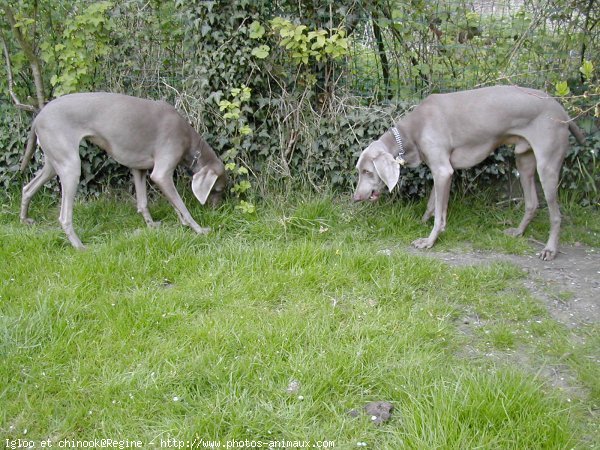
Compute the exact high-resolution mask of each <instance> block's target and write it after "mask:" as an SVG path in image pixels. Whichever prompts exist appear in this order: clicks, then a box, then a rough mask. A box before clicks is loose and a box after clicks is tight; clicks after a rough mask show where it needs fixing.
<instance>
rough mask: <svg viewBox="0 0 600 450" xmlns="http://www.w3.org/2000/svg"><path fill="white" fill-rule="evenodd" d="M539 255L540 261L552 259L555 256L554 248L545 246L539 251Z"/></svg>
mask: <svg viewBox="0 0 600 450" xmlns="http://www.w3.org/2000/svg"><path fill="white" fill-rule="evenodd" d="M539 257H540V259H541V260H542V261H552V260H553V259H554V258H555V257H556V250H552V249H550V248H548V247H546V248H544V250H542V251H541V252H540V253H539Z"/></svg>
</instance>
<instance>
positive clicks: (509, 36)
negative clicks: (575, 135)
mask: <svg viewBox="0 0 600 450" xmlns="http://www.w3.org/2000/svg"><path fill="white" fill-rule="evenodd" d="M561 5H562V6H561ZM598 9H599V6H597V5H595V2H577V1H571V2H565V1H563V2H550V1H530V0H529V1H528V0H514V1H507V0H504V1H496V0H480V1H456V0H454V1H440V0H438V1H412V2H395V5H394V7H393V8H391V10H390V11H387V12H386V11H385V10H384V11H383V12H382V13H381V14H379V15H377V16H374V15H367V14H366V13H365V15H364V16H363V20H361V21H360V25H359V26H358V27H357V29H356V30H354V33H353V38H352V40H351V42H352V48H351V52H350V57H349V58H348V64H349V71H350V74H351V76H349V77H348V78H347V84H348V86H349V88H350V89H351V91H353V92H354V93H356V94H357V95H361V96H366V97H370V96H375V97H376V98H379V99H382V98H389V99H392V98H395V99H398V98H406V97H417V98H419V97H423V96H425V95H427V94H429V93H431V92H444V91H452V90H457V89H467V88H472V87H476V86H483V85H492V84H506V83H514V84H521V85H525V86H531V87H536V88H545V89H548V90H551V89H553V84H554V83H555V82H557V81H559V80H565V81H567V80H570V81H577V80H578V79H579V78H580V74H579V72H578V69H579V67H580V66H581V63H582V61H583V59H588V60H592V62H595V66H596V67H598V53H599V52H598V48H599V45H598V44H599V40H600V39H599V34H600V33H599V31H600V30H599V29H598V28H600V27H596V26H595V23H597V17H598V15H600V14H599V13H600V11H598ZM594 15H595V17H596V19H593V17H594Z"/></svg>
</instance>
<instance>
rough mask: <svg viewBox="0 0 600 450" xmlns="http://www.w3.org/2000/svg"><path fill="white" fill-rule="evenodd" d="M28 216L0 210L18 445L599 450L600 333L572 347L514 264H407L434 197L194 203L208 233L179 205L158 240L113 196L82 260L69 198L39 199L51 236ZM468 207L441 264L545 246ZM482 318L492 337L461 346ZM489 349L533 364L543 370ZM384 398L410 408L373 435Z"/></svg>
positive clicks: (11, 433) (6, 344) (452, 229)
mask: <svg viewBox="0 0 600 450" xmlns="http://www.w3.org/2000/svg"><path fill="white" fill-rule="evenodd" d="M18 201H19V197H18V196H14V197H11V198H9V199H8V200H4V203H3V205H2V207H1V208H2V209H1V211H0V283H1V284H0V359H1V361H2V364H1V365H0V437H1V438H2V439H3V442H2V444H4V445H5V446H7V447H9V446H10V445H11V444H12V442H13V441H12V440H16V439H25V440H29V441H33V442H39V441H41V440H47V439H50V442H52V443H54V445H55V446H57V444H58V442H60V441H63V442H64V440H65V439H66V440H74V441H83V440H92V439H95V438H97V439H102V438H107V439H114V440H117V439H120V440H130V441H134V440H140V441H142V444H143V448H151V447H152V446H154V447H157V448H158V447H160V446H161V439H162V440H163V442H162V443H163V444H164V443H165V442H166V441H167V439H177V440H181V441H187V440H189V441H191V440H193V439H197V441H196V442H195V444H196V448H204V447H203V446H207V445H209V442H208V441H218V442H219V443H220V445H221V446H222V448H225V446H226V445H227V444H229V445H230V448H249V445H248V446H246V447H242V443H243V442H244V440H247V444H251V441H254V444H255V448H256V446H258V445H259V442H260V443H262V446H263V448H268V446H269V445H271V446H276V445H279V448H294V447H293V446H292V445H289V444H288V446H287V447H282V441H291V442H293V441H300V444H303V442H302V441H310V442H309V445H310V446H311V447H310V448H318V446H320V447H321V448H337V449H353V448H365V447H366V448H371V449H400V448H412V449H433V448H448V449H471V448H485V449H494V448H510V449H519V450H520V449H538V448H539V449H562V448H565V449H568V448H597V447H598V445H600V442H599V440H598V439H599V431H598V424H597V422H595V420H594V418H595V419H596V420H597V417H598V413H597V411H598V408H599V405H600V386H599V381H598V380H599V379H600V367H599V365H598V348H599V347H600V333H599V327H598V325H597V324H596V326H591V327H588V328H586V329H583V330H578V331H577V333H579V334H580V335H583V336H584V337H585V343H584V342H583V339H582V342H579V341H575V342H574V341H573V340H572V337H573V331H571V330H568V329H567V328H566V327H564V326H562V325H561V324H559V323H557V322H555V321H553V320H552V318H551V317H550V316H549V314H548V312H547V311H546V309H545V308H544V306H543V305H542V304H541V303H540V302H539V301H538V300H536V299H534V298H533V297H532V296H531V295H530V294H529V292H528V291H527V290H526V289H525V288H524V287H523V277H524V276H525V275H524V273H523V271H522V270H521V269H520V268H518V267H516V266H513V265H511V264H508V263H505V262H497V263H494V264H491V265H484V266H472V267H453V266H449V265H447V264H445V263H443V262H439V261H436V260H433V259H431V258H427V257H425V256H415V255H414V254H412V253H408V252H407V251H406V248H407V247H408V245H409V243H410V242H411V241H412V240H414V239H415V238H418V237H422V236H425V235H426V234H427V233H428V232H429V225H427V226H425V225H422V224H420V222H419V219H420V215H421V214H422V212H423V209H424V204H423V203H420V204H410V203H406V202H405V201H402V200H401V199H398V200H396V201H394V202H392V201H384V202H382V203H380V204H378V205H351V204H349V201H348V199H347V198H341V197H338V196H317V195H314V194H313V195H309V194H305V195H303V194H301V193H295V194H294V195H292V196H291V198H290V197H286V196H285V195H283V194H281V195H279V196H277V197H276V198H272V199H268V200H265V201H263V202H259V204H258V205H257V213H256V214H255V215H253V216H249V217H247V216H242V215H240V214H239V213H237V212H236V211H234V209H233V206H232V205H230V204H226V205H224V206H223V207H221V208H220V209H219V210H216V211H210V210H207V209H204V208H202V207H200V206H197V207H196V206H193V207H192V208H191V212H192V214H193V215H194V217H196V218H197V219H198V221H199V223H201V224H202V225H206V224H207V225H210V226H211V227H213V230H214V232H213V233H212V234H210V235H208V236H197V235H195V234H193V233H192V232H191V231H189V230H187V229H184V228H183V227H182V226H180V225H179V224H178V223H177V221H176V216H175V213H174V212H173V211H172V210H171V208H170V206H169V205H167V204H166V203H165V202H164V201H162V200H159V201H155V202H154V203H153V205H152V208H151V209H152V212H153V214H154V216H155V218H156V219H158V220H162V222H163V224H162V226H161V228H159V229H147V228H145V225H144V223H143V220H142V218H141V216H139V215H138V214H137V213H136V212H135V206H134V202H133V200H132V199H131V198H128V197H127V198H121V199H118V198H114V197H111V196H109V195H106V196H103V197H101V198H100V199H99V200H94V201H90V202H85V203H82V202H80V203H78V204H77V205H76V207H75V228H76V229H77V230H78V233H79V234H80V237H81V238H82V241H83V242H84V244H86V245H87V246H88V250H87V251H85V252H78V251H75V250H73V249H72V248H71V247H70V246H69V244H68V242H67V240H66V238H65V236H64V234H63V233H62V230H60V227H59V225H58V222H57V220H56V217H57V215H58V212H57V204H56V201H55V199H53V198H52V197H51V196H49V195H47V194H46V196H45V197H44V195H41V194H40V195H39V196H38V197H36V198H34V201H33V203H32V211H31V213H32V217H34V218H35V219H37V220H38V224H37V225H35V226H34V227H25V226H22V225H21V224H19V222H18ZM186 203H187V204H188V205H194V202H193V201H192V199H191V198H189V197H188V198H187V199H186ZM450 208H451V209H450V216H449V225H448V231H447V232H446V233H445V234H444V235H443V236H442V238H441V240H440V242H439V249H457V248H461V246H464V245H468V246H469V247H471V248H475V249H482V250H494V251H498V252H509V253H526V252H532V253H533V252H534V250H533V249H532V247H531V246H530V244H529V243H528V240H527V239H526V238H522V239H517V238H511V237H507V236H504V235H503V234H502V229H503V228H505V227H506V226H507V224H508V223H509V222H511V223H513V224H514V223H518V220H519V219H520V216H521V213H522V212H521V210H520V209H518V208H514V209H513V208H512V207H509V206H503V207H499V206H494V205H493V203H489V202H487V201H486V200H485V199H477V198H472V197H469V198H465V199H461V198H457V199H454V200H453V202H452V203H451V205H450ZM563 212H564V215H565V225H564V231H563V234H562V238H563V239H562V240H563V242H576V241H577V242H582V243H584V244H587V245H591V246H596V247H600V214H599V213H598V211H597V210H592V209H582V208H578V207H576V206H566V207H564V208H563ZM547 229H548V223H547V214H546V212H545V211H541V212H540V214H539V217H538V218H537V219H536V220H535V222H534V224H533V227H532V229H531V231H530V232H529V233H528V236H533V237H534V238H535V239H537V240H540V241H545V239H546V237H547ZM475 314H476V315H477V316H478V317H480V318H482V319H483V320H486V323H487V326H486V327H485V330H482V331H481V333H479V332H478V333H472V334H468V333H464V332H462V331H461V329H460V328H461V327H460V325H461V323H462V322H461V320H462V318H463V317H465V316H466V315H475ZM466 349H471V351H470V352H467V351H466ZM489 351H493V352H496V353H500V354H510V353H511V352H514V351H519V352H522V353H524V354H527V355H528V360H527V364H523V363H519V362H518V361H516V360H514V359H511V358H508V357H507V358H504V359H502V358H500V359H497V358H494V359H490V358H487V357H486V353H488V352H489ZM566 353H569V357H567V358H565V357H564V355H565V354H566ZM548 364H550V365H554V364H556V365H558V364H560V365H561V366H562V367H564V368H565V370H567V371H568V372H569V373H570V374H572V380H573V382H574V383H575V384H576V385H577V388H578V390H579V391H580V392H581V395H578V396H571V395H568V393H567V392H565V391H563V390H560V389H558V388H554V387H553V386H552V385H551V383H549V382H548V380H547V379H546V378H544V376H542V375H541V374H540V371H539V370H538V369H539V368H540V367H542V366H544V365H548ZM372 401H389V402H391V403H392V404H393V405H394V411H393V413H392V416H391V419H390V420H389V421H387V422H385V423H383V424H381V425H379V426H377V425H375V424H373V423H371V422H372V420H371V419H372V417H371V416H369V415H367V414H364V413H363V408H364V406H365V405H366V404H367V403H369V402H372ZM594 411H595V412H594ZM594 414H595V416H594ZM7 439H8V440H7ZM234 440H236V441H235V442H234ZM170 442H174V441H170ZM213 445H216V442H214V443H213ZM232 445H235V447H232ZM244 445H246V444H244ZM313 446H314V447H313Z"/></svg>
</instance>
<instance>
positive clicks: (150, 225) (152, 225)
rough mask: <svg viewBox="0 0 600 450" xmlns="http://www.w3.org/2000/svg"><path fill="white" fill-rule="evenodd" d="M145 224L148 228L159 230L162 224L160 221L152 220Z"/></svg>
mask: <svg viewBox="0 0 600 450" xmlns="http://www.w3.org/2000/svg"><path fill="white" fill-rule="evenodd" d="M146 223H147V224H148V228H160V226H161V225H162V222H161V221H160V220H156V221H154V220H153V221H151V222H146Z"/></svg>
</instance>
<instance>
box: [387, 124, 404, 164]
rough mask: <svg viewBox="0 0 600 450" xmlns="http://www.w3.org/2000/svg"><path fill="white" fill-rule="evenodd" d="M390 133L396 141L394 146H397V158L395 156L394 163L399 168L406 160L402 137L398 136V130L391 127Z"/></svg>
mask: <svg viewBox="0 0 600 450" xmlns="http://www.w3.org/2000/svg"><path fill="white" fill-rule="evenodd" d="M390 131H391V132H392V134H393V135H394V139H395V140H396V145H397V146H398V156H396V162H397V163H398V164H400V165H401V166H404V165H405V164H406V160H405V159H404V153H405V152H404V144H403V143H402V137H401V136H400V131H398V128H396V127H392V128H390Z"/></svg>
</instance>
